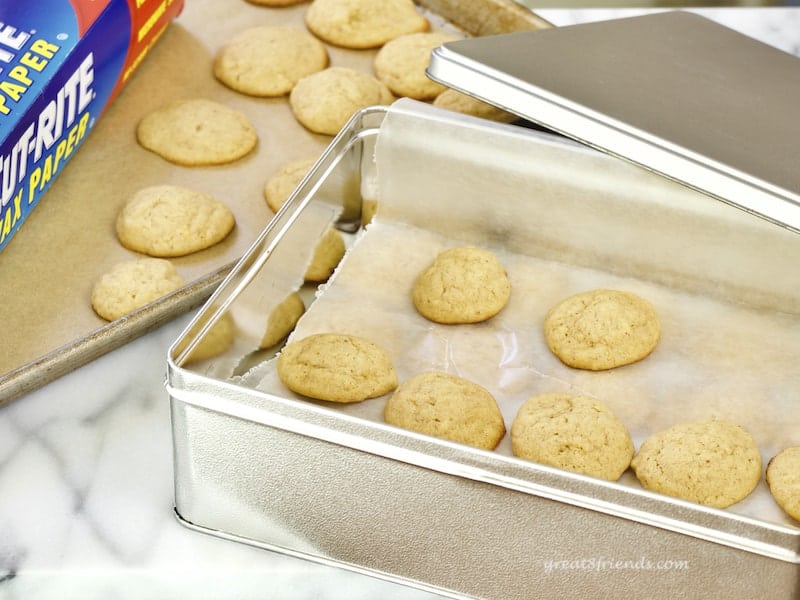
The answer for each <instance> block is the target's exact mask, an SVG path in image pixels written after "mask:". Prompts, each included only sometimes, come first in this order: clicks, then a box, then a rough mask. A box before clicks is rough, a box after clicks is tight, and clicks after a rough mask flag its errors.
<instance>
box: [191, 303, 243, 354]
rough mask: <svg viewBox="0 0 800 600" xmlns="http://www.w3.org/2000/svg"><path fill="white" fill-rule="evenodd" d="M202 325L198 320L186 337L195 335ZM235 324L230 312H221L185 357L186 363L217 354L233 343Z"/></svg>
mask: <svg viewBox="0 0 800 600" xmlns="http://www.w3.org/2000/svg"><path fill="white" fill-rule="evenodd" d="M202 326H203V322H198V323H196V324H195V325H194V326H192V328H191V329H190V330H189V334H188V337H187V339H190V338H192V337H194V336H196V335H197V334H198V333H199V332H200V329H201V328H202ZM235 335H236V324H235V322H234V320H233V317H232V316H231V314H230V313H228V312H226V313H223V314H222V315H221V316H220V318H219V319H217V321H216V322H215V323H214V324H213V325H212V326H211V328H210V329H209V330H208V331H207V332H206V334H205V335H204V336H203V339H201V340H200V341H199V342H198V343H197V345H196V346H195V347H194V348H193V349H192V351H191V353H190V354H189V356H187V357H186V361H185V363H186V364H189V363H192V362H199V361H201V360H207V359H209V358H213V357H215V356H219V355H220V354H222V353H223V352H225V351H226V350H228V349H229V348H230V347H231V346H232V345H233V340H234V337H235Z"/></svg>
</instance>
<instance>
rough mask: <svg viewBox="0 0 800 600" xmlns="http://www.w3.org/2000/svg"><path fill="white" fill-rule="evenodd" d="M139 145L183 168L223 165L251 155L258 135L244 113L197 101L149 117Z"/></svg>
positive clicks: (138, 130) (174, 104)
mask: <svg viewBox="0 0 800 600" xmlns="http://www.w3.org/2000/svg"><path fill="white" fill-rule="evenodd" d="M136 139H137V140H138V142H139V144H140V145H141V146H142V147H143V148H146V149H147V150H150V151H151V152H155V153H156V154H158V155H159V156H161V157H162V158H164V159H166V160H168V161H170V162H172V163H175V164H178V165H183V166H189V167H192V166H208V165H221V164H225V163H230V162H233V161H235V160H237V159H239V158H242V157H243V156H245V155H246V154H248V153H249V152H250V151H251V150H252V149H253V148H255V146H256V143H257V142H258V134H257V133H256V130H255V127H253V125H252V124H251V123H250V121H249V120H248V118H247V116H246V115H244V113H241V112H239V111H238V110H234V109H232V108H230V107H228V106H225V105H224V104H220V103H218V102H214V101H213V100H205V99H203V98H196V99H191V100H179V101H176V102H172V103H170V104H168V105H166V106H163V107H161V108H159V109H156V110H154V111H152V112H150V113H148V114H147V115H145V116H144V117H143V118H142V120H141V121H139V124H138V125H137V127H136Z"/></svg>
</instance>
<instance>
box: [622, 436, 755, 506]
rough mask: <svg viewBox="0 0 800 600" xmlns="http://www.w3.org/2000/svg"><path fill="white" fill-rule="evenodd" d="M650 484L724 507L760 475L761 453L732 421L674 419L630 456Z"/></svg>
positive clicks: (652, 487) (750, 488) (655, 488)
mask: <svg viewBox="0 0 800 600" xmlns="http://www.w3.org/2000/svg"><path fill="white" fill-rule="evenodd" d="M631 467H632V468H633V471H634V473H635V474H636V477H637V479H638V480H639V481H640V482H641V484H642V485H643V486H644V487H645V488H646V489H648V490H651V491H654V492H659V493H661V494H666V495H668V496H673V497H675V498H682V499H684V500H689V501H691V502H697V503H699V504H704V505H706V506H713V507H717V508H726V507H728V506H731V505H732V504H735V503H737V502H739V501H740V500H743V499H744V498H745V497H746V496H747V495H748V494H750V492H752V491H753V489H754V488H755V487H756V485H757V484H758V482H759V481H760V479H761V454H760V453H759V450H758V447H757V446H756V443H755V441H754V440H753V438H752V436H751V435H750V434H749V433H748V432H747V431H745V430H744V429H743V428H742V427H740V426H739V425H736V424H735V423H732V422H730V421H716V420H711V421H698V422H692V423H682V424H679V425H674V426H672V427H670V428H669V429H666V430H664V431H661V432H658V433H655V434H653V435H651V436H650V437H648V438H647V439H646V440H645V441H644V443H643V444H642V445H641V447H640V448H639V451H638V452H637V453H636V455H635V456H634V457H633V460H632V461H631Z"/></svg>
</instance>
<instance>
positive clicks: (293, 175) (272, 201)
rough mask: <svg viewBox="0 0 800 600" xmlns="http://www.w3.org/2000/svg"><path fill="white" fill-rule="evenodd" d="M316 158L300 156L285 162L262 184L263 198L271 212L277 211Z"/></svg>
mask: <svg viewBox="0 0 800 600" xmlns="http://www.w3.org/2000/svg"><path fill="white" fill-rule="evenodd" d="M316 160H317V159H315V158H300V159H297V160H293V161H291V162H288V163H285V164H284V165H282V166H281V167H280V168H279V169H278V170H277V171H275V172H274V173H273V174H272V175H271V176H270V178H269V179H267V183H266V184H265V185H264V199H265V200H266V201H267V206H269V207H270V209H271V210H272V212H275V213H276V212H278V211H279V210H280V208H281V207H282V206H283V205H284V204H285V203H286V201H287V200H288V199H289V196H291V194H292V192H293V191H294V190H295V188H297V186H298V185H299V184H300V182H301V181H302V180H303V177H305V176H306V173H308V171H309V169H311V167H312V166H314V163H315V162H316Z"/></svg>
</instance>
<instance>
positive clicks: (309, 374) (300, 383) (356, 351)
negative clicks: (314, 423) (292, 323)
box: [277, 333, 397, 403]
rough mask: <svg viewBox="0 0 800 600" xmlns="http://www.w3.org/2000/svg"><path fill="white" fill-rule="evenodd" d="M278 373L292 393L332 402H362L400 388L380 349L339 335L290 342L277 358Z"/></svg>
mask: <svg viewBox="0 0 800 600" xmlns="http://www.w3.org/2000/svg"><path fill="white" fill-rule="evenodd" d="M277 370H278V377H280V380H281V381H282V382H283V384H284V385H285V386H286V387H288V388H289V389H290V390H292V391H293V392H296V393H298V394H302V395H303V396H308V397H309V398H315V399H317V400H327V401H330V402H342V403H350V402H361V401H362V400H366V399H368V398H376V397H378V396H383V395H384V394H387V393H389V392H391V391H392V390H393V389H395V387H397V374H396V373H395V370H394V366H393V365H392V362H391V359H390V358H389V356H388V355H387V354H386V352H385V351H384V350H383V349H382V348H381V347H380V346H378V345H377V344H375V343H374V342H372V341H370V340H367V339H364V338H362V337H358V336H353V335H346V334H339V333H318V334H314V335H310V336H308V337H304V338H302V339H300V340H296V341H293V342H290V343H289V344H287V345H286V346H285V347H284V349H283V350H282V351H281V353H280V355H279V356H278V364H277Z"/></svg>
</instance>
